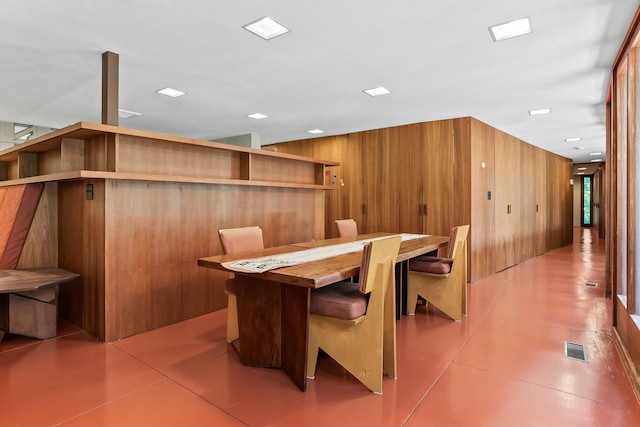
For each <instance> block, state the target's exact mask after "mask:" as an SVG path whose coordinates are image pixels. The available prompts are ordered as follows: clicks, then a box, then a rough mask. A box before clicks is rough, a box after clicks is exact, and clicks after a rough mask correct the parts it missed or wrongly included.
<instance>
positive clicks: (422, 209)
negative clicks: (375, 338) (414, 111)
mask: <svg viewBox="0 0 640 427" xmlns="http://www.w3.org/2000/svg"><path fill="white" fill-rule="evenodd" d="M314 147H321V148H314ZM270 148H271V149H273V150H276V151H279V152H284V153H292V154H303V155H310V154H311V153H313V155H314V156H316V157H318V156H320V154H319V153H318V152H317V151H315V150H316V149H321V150H322V155H325V156H334V157H326V158H328V159H329V160H333V161H339V162H341V166H340V168H341V172H342V176H338V178H339V179H340V178H342V179H343V180H344V186H343V187H340V188H339V190H338V192H337V195H339V196H338V197H339V201H336V200H330V199H327V228H326V230H327V231H328V233H327V237H333V236H335V226H333V220H335V219H339V218H354V219H355V220H356V221H357V222H358V226H359V231H360V232H362V233H366V232H375V231H388V232H410V233H427V234H438V235H448V233H449V229H450V228H451V227H453V226H455V225H460V224H471V233H470V237H469V245H468V247H469V251H470V253H469V276H468V277H469V278H470V280H477V279H479V278H482V277H485V276H488V275H490V274H492V273H494V272H496V271H499V270H502V269H504V268H507V267H509V266H511V265H514V264H516V263H518V262H521V261H523V260H525V259H527V258H530V257H532V256H535V255H538V254H540V253H543V252H545V251H547V250H551V249H554V248H556V247H559V246H563V245H567V244H569V243H571V239H572V236H573V233H572V223H571V216H570V214H571V210H572V203H573V200H572V198H571V197H567V196H568V195H569V194H570V190H571V189H570V186H569V179H570V178H571V174H572V170H571V165H572V164H571V160H570V159H566V158H563V157H560V156H557V155H554V154H552V153H547V152H545V151H544V150H542V149H539V148H537V147H533V146H531V145H529V144H527V143H525V142H524V141H521V140H519V139H518V138H515V137H513V136H512V135H509V134H507V133H505V132H502V131H500V130H498V129H495V128H493V127H491V126H489V125H487V124H485V123H482V122H480V121H478V120H476V119H474V118H471V117H465V118H459V119H451V120H440V121H435V122H425V123H416V124H411V125H405V126H397V127H391V128H384V129H375V130H368V131H363V132H355V133H352V134H348V135H341V136H333V137H325V138H318V139H313V140H303V141H289V142H285V143H281V144H275V145H273V146H271V147H270ZM320 157H321V156H320Z"/></svg>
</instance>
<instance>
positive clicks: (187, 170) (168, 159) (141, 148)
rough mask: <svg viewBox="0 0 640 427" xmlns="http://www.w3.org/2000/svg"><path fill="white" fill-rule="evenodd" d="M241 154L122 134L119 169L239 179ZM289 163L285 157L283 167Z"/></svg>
mask: <svg viewBox="0 0 640 427" xmlns="http://www.w3.org/2000/svg"><path fill="white" fill-rule="evenodd" d="M240 154H241V153H239V152H233V151H224V150H216V149H212V148H211V147H206V146H199V145H186V144H181V143H179V142H172V141H163V140H158V139H151V138H137V137H134V136H128V135H120V136H119V142H118V153H117V170H116V172H136V173H142V174H164V175H174V176H192V177H200V178H229V177H231V178H234V179H239V178H240V168H239V164H240V162H239V160H238V159H239V157H240ZM269 160H276V161H277V160H278V159H276V158H270V159H269ZM286 162H287V161H286V160H282V162H281V163H280V166H283V165H284V164H285V163H286ZM309 166H312V165H311V164H310V165H309ZM311 181H313V180H311Z"/></svg>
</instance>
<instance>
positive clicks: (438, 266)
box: [409, 256, 453, 274]
mask: <svg viewBox="0 0 640 427" xmlns="http://www.w3.org/2000/svg"><path fill="white" fill-rule="evenodd" d="M452 264H453V260H452V259H451V258H440V257H435V256H419V257H416V258H414V259H412V260H411V261H409V270H412V271H419V272H421V273H433V274H449V273H451V265H452Z"/></svg>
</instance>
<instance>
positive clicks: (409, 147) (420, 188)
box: [387, 124, 430, 233]
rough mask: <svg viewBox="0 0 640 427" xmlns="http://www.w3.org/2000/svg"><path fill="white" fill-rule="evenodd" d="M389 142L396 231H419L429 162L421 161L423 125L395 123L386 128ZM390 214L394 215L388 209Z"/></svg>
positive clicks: (423, 140)
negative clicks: (400, 124) (396, 125)
mask: <svg viewBox="0 0 640 427" xmlns="http://www.w3.org/2000/svg"><path fill="white" fill-rule="evenodd" d="M387 138H388V139H389V141H390V143H391V144H390V148H391V150H390V156H389V160H390V169H389V172H390V175H391V182H393V187H394V188H395V191H396V192H397V200H398V205H397V206H395V207H391V209H395V210H396V211H397V215H396V216H395V218H394V220H396V221H397V223H396V224H397V225H396V229H395V230H392V231H394V232H398V233H423V230H424V218H425V217H424V209H425V208H424V207H425V203H426V202H425V197H424V192H425V186H426V185H425V180H426V176H425V171H426V170H427V169H428V168H429V166H430V165H429V164H428V163H427V161H426V160H425V157H424V152H425V139H424V127H423V125H422V124H417V125H407V126H398V127H394V128H389V129H388V130H387ZM390 215H394V213H393V212H390Z"/></svg>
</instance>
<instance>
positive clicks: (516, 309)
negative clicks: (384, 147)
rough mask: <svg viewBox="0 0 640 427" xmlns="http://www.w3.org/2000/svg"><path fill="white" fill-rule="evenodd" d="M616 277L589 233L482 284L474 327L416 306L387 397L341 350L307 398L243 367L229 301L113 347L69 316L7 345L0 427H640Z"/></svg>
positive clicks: (280, 378)
mask: <svg viewBox="0 0 640 427" xmlns="http://www.w3.org/2000/svg"><path fill="white" fill-rule="evenodd" d="M587 281H595V282H598V286H597V287H589V286H585V282H587ZM603 281H604V243H603V242H602V241H600V240H598V239H597V238H595V237H594V234H593V232H592V231H591V230H589V229H576V230H575V238H574V244H573V245H572V246H568V247H565V248H561V249H558V250H555V251H552V252H550V253H547V254H545V255H542V256H539V257H536V258H534V259H530V260H528V261H526V262H523V263H521V264H519V265H517V266H515V267H512V268H510V269H508V270H505V271H502V272H500V273H498V274H495V275H493V276H491V277H488V278H486V279H483V280H480V281H477V282H474V283H471V284H469V302H470V303H469V314H468V316H466V317H465V318H463V321H462V322H459V323H456V322H453V321H451V320H448V319H446V318H445V317H444V316H443V315H442V314H441V313H440V312H438V311H437V310H436V309H434V308H433V307H431V306H430V307H429V308H428V309H425V308H421V309H419V310H418V312H417V313H416V315H415V316H411V317H403V318H402V319H401V320H399V321H398V323H397V331H398V341H397V346H398V367H399V375H398V379H396V380H392V379H388V378H386V379H385V380H384V385H383V394H382V395H375V394H373V393H371V392H369V391H368V390H367V389H366V388H365V387H364V386H362V385H361V384H360V383H359V382H357V381H356V380H354V379H353V378H352V377H351V376H350V375H349V374H348V373H345V371H343V370H342V369H341V368H340V367H339V366H338V365H337V364H335V363H334V362H333V361H332V360H331V359H329V358H328V357H324V358H321V359H320V361H319V362H318V371H317V375H316V379H315V380H312V381H309V386H308V390H307V392H306V393H303V392H301V391H300V390H298V389H297V388H296V387H295V386H294V385H293V383H292V382H291V381H290V380H289V378H288V377H287V376H286V375H285V374H284V373H283V372H282V371H280V370H275V369H261V368H251V367H246V366H243V365H241V364H240V362H239V360H238V356H237V353H236V352H235V350H234V349H233V348H232V347H230V346H229V345H228V344H227V343H226V342H225V322H226V318H225V316H226V311H225V310H221V311H218V312H214V313H210V314H207V315H204V316H201V317H198V318H195V319H191V320H188V321H185V322H181V323H179V324H175V325H171V326H167V327H164V328H161V329H158V330H154V331H151V332H148V333H144V334H140V335H137V336H133V337H130V338H126V339H123V340H120V341H116V342H112V343H108V344H103V343H100V342H98V341H96V340H95V339H94V338H92V337H91V336H89V335H87V334H86V333H84V332H83V331H81V330H78V329H77V328H75V327H74V326H71V325H69V324H68V323H66V322H64V321H62V320H61V321H60V322H59V337H58V338H56V339H51V340H46V341H38V340H33V339H27V338H24V337H18V336H11V335H9V336H7V337H5V340H4V341H3V342H2V343H0V425H2V426H8V425H21V426H54V425H55V426H57V425H62V426H116V425H119V426H447V425H453V426H465V425H472V426H484V425H487V426H503V425H506V426H625V425H628V426H640V404H639V403H638V401H637V400H636V398H635V396H634V394H633V391H632V387H631V384H630V382H629V379H628V377H627V375H626V373H625V370H624V367H623V365H622V362H621V358H620V356H619V354H618V353H617V351H616V349H615V346H614V344H613V342H612V332H611V325H612V315H611V300H608V299H605V298H604V297H603ZM565 341H570V342H574V343H578V344H582V345H584V346H585V348H586V350H587V357H588V363H585V362H582V361H579V360H575V359H570V358H566V357H565V356H564V342H565Z"/></svg>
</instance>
